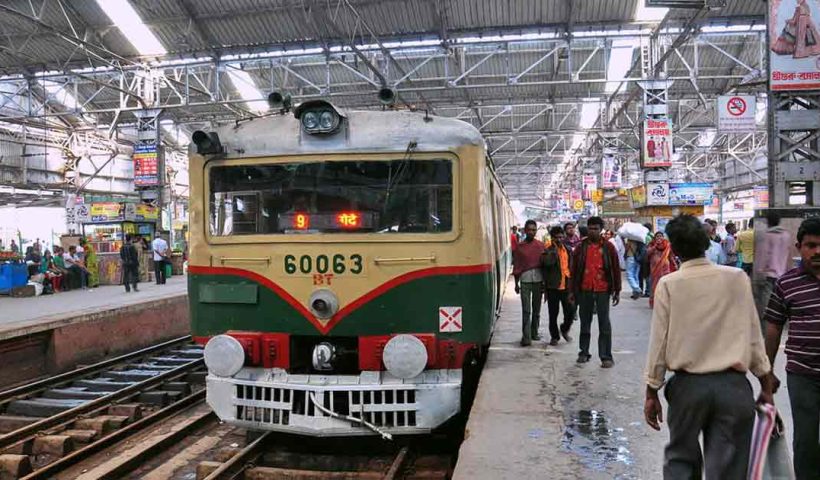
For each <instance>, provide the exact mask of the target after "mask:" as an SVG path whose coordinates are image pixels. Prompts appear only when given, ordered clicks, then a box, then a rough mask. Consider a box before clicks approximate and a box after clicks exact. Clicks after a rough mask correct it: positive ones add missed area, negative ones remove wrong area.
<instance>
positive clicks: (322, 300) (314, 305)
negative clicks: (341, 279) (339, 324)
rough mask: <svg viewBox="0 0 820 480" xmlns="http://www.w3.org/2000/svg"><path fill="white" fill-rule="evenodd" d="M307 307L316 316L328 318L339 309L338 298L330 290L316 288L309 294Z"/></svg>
mask: <svg viewBox="0 0 820 480" xmlns="http://www.w3.org/2000/svg"><path fill="white" fill-rule="evenodd" d="M308 307H309V308H310V311H311V313H313V314H314V315H316V317H317V318H323V319H326V318H330V317H332V316H333V315H334V314H335V313H336V312H338V311H339V299H337V298H336V295H335V294H334V293H333V292H331V291H330V290H327V289H321V290H316V291H315V292H313V293H311V294H310V299H309V300H308Z"/></svg>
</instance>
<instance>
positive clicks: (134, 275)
mask: <svg viewBox="0 0 820 480" xmlns="http://www.w3.org/2000/svg"><path fill="white" fill-rule="evenodd" d="M138 278H139V266H138V265H123V266H122V283H123V285H125V291H126V292H130V291H131V287H134V290H136V289H137V279H138Z"/></svg>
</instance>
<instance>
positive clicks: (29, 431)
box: [0, 358, 205, 450]
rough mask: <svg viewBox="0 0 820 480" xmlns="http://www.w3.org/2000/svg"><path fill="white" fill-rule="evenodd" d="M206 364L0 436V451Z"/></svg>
mask: <svg viewBox="0 0 820 480" xmlns="http://www.w3.org/2000/svg"><path fill="white" fill-rule="evenodd" d="M204 363H205V362H204V360H203V359H201V358H200V359H196V360H192V361H190V362H188V363H185V364H183V365H180V366H178V367H175V368H173V369H171V370H168V371H165V372H163V373H160V374H159V375H156V376H153V377H151V378H148V379H145V380H143V381H141V382H137V383H135V384H133V385H130V386H128V387H125V388H123V389H121V390H117V391H115V392H111V393H110V394H108V395H105V396H103V397H100V398H97V399H94V400H91V401H89V402H87V403H84V404H82V405H78V406H76V407H74V408H72V409H69V410H65V411H63V412H60V413H58V414H57V415H52V416H51V417H48V418H44V419H42V420H40V421H37V422H34V423H31V424H29V425H26V426H25V427H21V428H18V429H17V430H14V431H12V432H9V433H7V434H5V435H0V450H3V449H5V448H7V447H9V446H10V445H12V444H14V443H17V442H19V441H21V440H24V439H26V438H28V437H31V436H34V435H37V433H38V432H39V431H41V430H44V429H47V428H50V427H53V426H55V425H58V424H59V423H62V422H65V421H67V420H70V419H73V418H76V417H77V416H79V415H80V414H83V413H86V412H88V411H90V410H94V409H95V408H98V407H100V406H104V405H107V404H109V403H111V402H113V401H115V400H119V399H121V398H124V397H128V396H129V395H132V394H134V393H138V392H140V391H142V390H146V389H148V388H150V387H153V386H154V385H157V384H160V383H162V382H164V381H166V380H168V379H169V378H172V377H174V376H177V375H179V374H181V373H185V372H187V371H189V370H193V369H195V368H197V367H200V366H202V365H204Z"/></svg>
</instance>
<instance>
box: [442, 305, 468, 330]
mask: <svg viewBox="0 0 820 480" xmlns="http://www.w3.org/2000/svg"><path fill="white" fill-rule="evenodd" d="M463 311H464V310H463V309H462V308H461V307H439V308H438V331H439V332H447V333H452V332H460V331H461V328H462V312H463Z"/></svg>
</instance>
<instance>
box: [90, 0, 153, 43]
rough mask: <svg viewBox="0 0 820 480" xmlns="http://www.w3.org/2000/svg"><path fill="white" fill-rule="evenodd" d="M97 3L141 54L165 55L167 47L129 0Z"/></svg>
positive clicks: (100, 1)
mask: <svg viewBox="0 0 820 480" xmlns="http://www.w3.org/2000/svg"><path fill="white" fill-rule="evenodd" d="M97 5H99V7H100V8H101V9H102V10H103V11H104V12H105V14H106V15H108V18H110V19H111V21H112V22H114V25H116V26H117V28H119V29H120V31H121V32H122V34H123V35H125V38H126V39H128V42H129V43H131V45H133V46H134V48H135V49H137V52H139V54H140V55H145V56H147V55H165V54H166V53H167V51H166V50H165V47H163V46H162V44H161V43H159V40H158V39H157V37H156V36H155V35H154V34H153V32H151V30H150V29H149V28H148V27H147V26H146V25H145V23H143V22H142V18H140V16H139V14H138V13H137V11H136V10H134V7H133V6H131V3H129V1H128V0H97Z"/></svg>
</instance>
